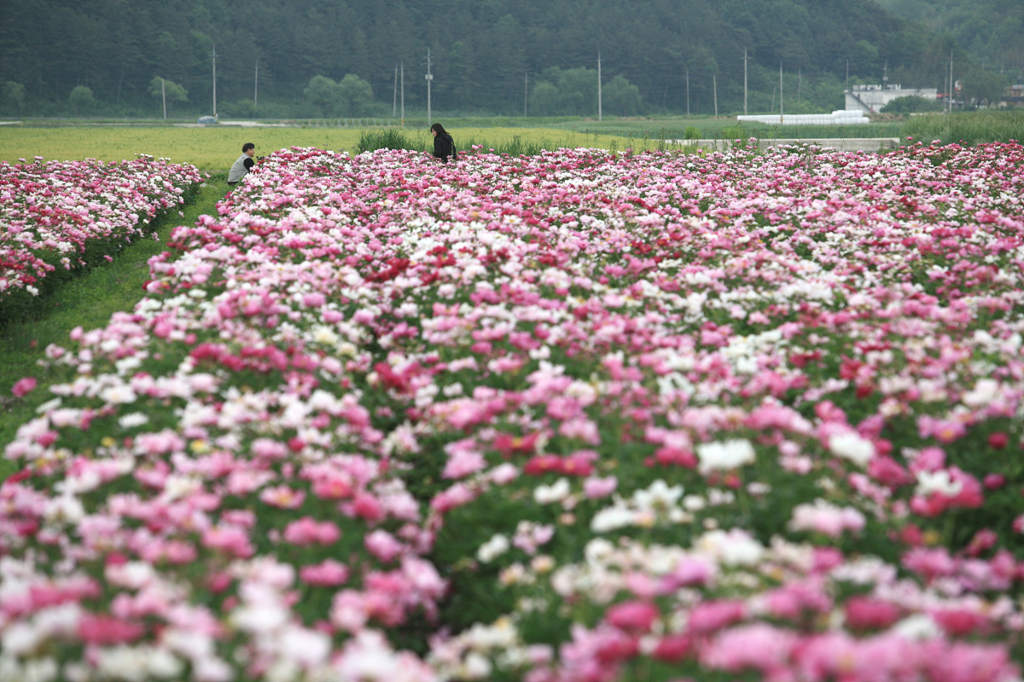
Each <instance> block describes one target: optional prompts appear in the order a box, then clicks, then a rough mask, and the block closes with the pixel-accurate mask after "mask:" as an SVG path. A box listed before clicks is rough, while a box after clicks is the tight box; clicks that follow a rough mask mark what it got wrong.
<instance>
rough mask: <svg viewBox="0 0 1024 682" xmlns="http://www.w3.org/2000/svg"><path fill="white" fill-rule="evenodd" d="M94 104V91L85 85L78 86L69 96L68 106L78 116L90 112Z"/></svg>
mask: <svg viewBox="0 0 1024 682" xmlns="http://www.w3.org/2000/svg"><path fill="white" fill-rule="evenodd" d="M94 103H95V100H94V99H93V96H92V89H91V88H89V87H88V86H85V85H76V86H75V88H74V90H72V91H71V94H70V95H68V104H70V105H71V108H72V109H73V110H74V111H75V113H78V114H84V113H86V112H87V111H90V110H91V109H92V106H93V104H94Z"/></svg>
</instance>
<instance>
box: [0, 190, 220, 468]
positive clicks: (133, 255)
mask: <svg viewBox="0 0 1024 682" xmlns="http://www.w3.org/2000/svg"><path fill="white" fill-rule="evenodd" d="M226 179H227V175H226V174H220V175H215V176H213V177H211V178H210V179H209V180H208V181H207V182H206V186H205V187H202V188H201V189H200V190H199V192H198V194H196V195H193V196H192V197H190V201H189V202H188V204H187V205H186V206H185V207H184V209H183V212H184V214H185V215H184V216H183V217H182V216H179V215H178V211H177V210H175V211H173V212H168V213H166V214H164V215H163V216H161V217H159V218H157V219H155V220H154V221H153V222H152V227H153V230H154V232H155V233H156V235H157V237H158V238H157V239H140V240H138V241H136V242H135V243H134V244H132V245H131V246H128V247H126V248H121V249H119V250H117V251H114V252H112V256H113V259H114V260H113V262H111V263H109V264H108V263H107V261H106V260H104V259H102V258H100V259H99V260H98V261H97V262H98V263H99V267H95V268H93V269H91V270H89V271H88V272H87V273H85V274H83V275H81V276H79V277H74V278H69V279H65V280H63V281H62V284H61V286H59V287H56V288H54V289H53V290H52V291H50V290H48V291H47V292H44V293H42V294H41V295H40V297H38V298H37V299H35V307H34V308H33V309H32V310H31V311H24V313H23V314H21V316H20V317H19V318H18V319H17V320H11V319H8V323H7V324H6V325H5V326H4V329H3V330H0V357H3V358H4V362H3V363H0V450H2V449H3V447H4V446H5V445H6V444H7V443H9V442H10V441H11V440H12V439H13V438H14V434H15V431H16V429H17V427H18V425H20V424H24V423H25V422H27V421H28V420H29V419H31V418H32V416H33V407H34V405H32V404H30V401H28V400H27V399H26V400H21V399H18V398H14V397H12V396H11V386H12V385H13V384H14V382H16V381H18V380H19V379H21V378H22V377H25V376H29V375H33V376H37V377H39V379H40V387H39V388H37V389H36V393H38V394H39V395H45V391H46V386H47V383H48V382H49V377H48V376H47V375H44V376H40V375H39V367H38V365H37V362H38V360H40V359H41V358H42V357H43V354H44V351H45V349H46V347H47V346H49V345H50V344H56V345H58V346H66V345H68V334H69V333H70V332H71V330H72V329H74V328H75V327H83V328H85V329H94V328H96V327H101V326H103V325H105V324H107V323H108V322H109V320H110V316H111V315H112V314H113V313H115V312H118V311H124V310H132V309H133V308H134V307H135V304H136V303H137V302H138V301H139V300H140V299H141V298H142V297H143V295H144V292H143V289H142V285H143V283H144V282H145V281H146V280H147V279H149V276H150V275H149V266H148V265H147V261H148V260H149V259H150V258H151V257H152V256H155V255H157V254H159V253H161V252H162V251H164V250H165V249H166V248H167V246H166V244H167V240H168V238H169V237H170V234H171V230H173V229H174V228H175V227H177V226H179V225H191V224H192V223H194V222H195V221H196V220H198V218H199V216H200V215H203V214H207V215H213V214H215V213H216V206H215V205H216V202H217V200H218V199H220V198H221V197H223V196H224V191H225V188H226V185H225V184H224V183H225V180H226ZM44 281H45V280H44ZM5 315H6V313H5ZM53 378H56V377H53ZM13 472H14V468H13V466H12V465H11V463H10V462H8V461H6V460H2V461H0V479H4V478H6V477H7V476H9V475H10V474H11V473H13Z"/></svg>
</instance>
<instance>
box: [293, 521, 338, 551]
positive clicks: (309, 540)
mask: <svg viewBox="0 0 1024 682" xmlns="http://www.w3.org/2000/svg"><path fill="white" fill-rule="evenodd" d="M340 537H341V530H339V529H338V526H337V524H335V523H334V522H333V521H321V522H318V521H317V520H316V519H314V518H312V517H310V516H304V517H302V518H301V519H299V520H298V521H292V522H291V523H289V524H288V525H287V526H285V529H284V540H285V542H288V543H291V544H293V545H300V546H304V545H312V544H318V545H330V544H333V543H335V542H337V541H338V538H340Z"/></svg>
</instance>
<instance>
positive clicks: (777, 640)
mask: <svg viewBox="0 0 1024 682" xmlns="http://www.w3.org/2000/svg"><path fill="white" fill-rule="evenodd" d="M799 641H800V638H799V637H798V636H797V635H795V634H793V633H792V632H788V631H786V630H782V629H779V628H776V627H773V626H771V625H768V624H767V623H752V624H750V625H741V626H739V627H736V628H732V629H730V630H726V631H724V632H722V633H719V634H718V635H717V636H716V637H715V638H714V640H712V642H711V644H710V646H708V647H707V648H705V649H704V650H703V651H702V652H701V654H700V660H701V662H702V663H703V664H704V665H706V666H708V667H710V668H716V669H718V670H726V671H728V672H732V673H739V672H742V671H744V670H758V671H760V672H761V673H763V674H764V675H768V676H770V675H771V674H772V673H773V672H775V671H776V670H779V669H781V668H784V667H786V666H787V665H788V663H789V658H790V655H791V654H792V652H793V650H794V648H795V647H796V646H797V644H798V642H799Z"/></svg>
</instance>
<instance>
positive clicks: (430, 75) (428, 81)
mask: <svg viewBox="0 0 1024 682" xmlns="http://www.w3.org/2000/svg"><path fill="white" fill-rule="evenodd" d="M432 80H434V74H432V73H430V48H429V47H428V48H427V126H428V127H430V126H431V125H433V123H432V121H433V119H432V118H431V114H430V82H431V81H432Z"/></svg>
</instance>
